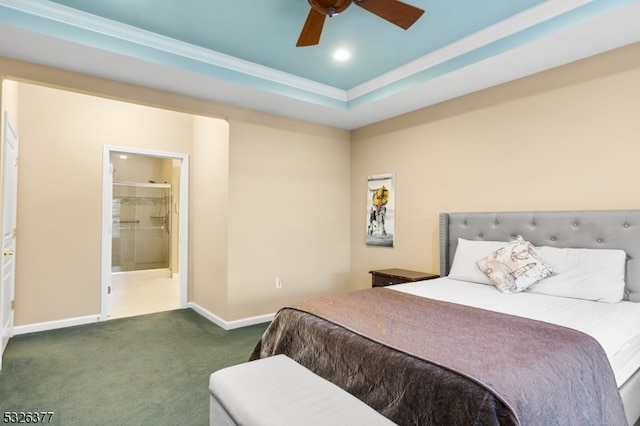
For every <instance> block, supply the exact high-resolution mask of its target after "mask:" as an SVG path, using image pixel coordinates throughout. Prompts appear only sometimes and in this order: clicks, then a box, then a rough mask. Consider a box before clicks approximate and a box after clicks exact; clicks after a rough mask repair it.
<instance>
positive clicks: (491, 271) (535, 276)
mask: <svg viewBox="0 0 640 426" xmlns="http://www.w3.org/2000/svg"><path fill="white" fill-rule="evenodd" d="M476 265H478V268H480V270H481V271H482V272H484V273H485V274H486V275H487V276H488V277H489V279H490V280H491V282H492V283H493V285H495V286H496V288H497V289H498V290H500V291H501V292H502V293H518V292H520V291H523V290H526V288H527V287H529V286H530V285H531V284H534V283H536V282H538V281H540V280H542V279H544V278H546V277H548V276H549V275H551V274H552V273H553V267H551V266H550V265H548V264H547V263H546V262H545V261H544V259H543V258H542V256H540V254H539V253H538V252H537V251H536V249H535V247H533V245H532V244H531V243H530V242H529V241H525V239H524V238H522V236H520V235H518V236H517V237H516V238H514V239H513V240H511V242H510V243H509V244H507V245H506V246H504V247H502V248H500V249H498V250H496V251H495V252H493V253H490V254H489V255H488V256H486V257H484V258H483V259H480V260H479V261H477V262H476Z"/></svg>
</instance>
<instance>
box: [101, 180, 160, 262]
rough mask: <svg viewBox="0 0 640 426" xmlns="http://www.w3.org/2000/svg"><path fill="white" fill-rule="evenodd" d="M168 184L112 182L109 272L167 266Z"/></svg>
mask: <svg viewBox="0 0 640 426" xmlns="http://www.w3.org/2000/svg"><path fill="white" fill-rule="evenodd" d="M170 206H171V185H168V184H152V183H149V184H146V183H128V182H127V183H114V184H113V198H112V222H113V227H112V246H111V247H112V248H111V271H112V272H128V271H140V270H148V269H163V268H169V266H170V242H171V223H170V221H171V207H170Z"/></svg>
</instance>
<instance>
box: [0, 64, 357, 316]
mask: <svg viewBox="0 0 640 426" xmlns="http://www.w3.org/2000/svg"><path fill="white" fill-rule="evenodd" d="M0 74H2V75H4V76H5V78H11V79H17V80H26V81H28V82H37V83H38V86H39V85H41V84H44V85H47V86H51V87H54V88H64V89H72V90H73V91H74V92H81V93H87V94H96V95H100V96H101V97H100V98H90V99H92V100H91V101H86V100H81V101H78V103H75V101H72V100H71V99H76V100H77V99H80V98H83V97H82V96H80V95H79V94H77V93H69V92H65V91H59V90H48V89H47V90H44V89H43V88H42V87H38V86H35V85H30V84H27V85H25V86H28V87H29V90H28V92H27V93H25V94H24V96H21V98H20V110H21V112H23V113H24V116H22V117H21V126H20V128H19V132H20V135H21V141H22V142H24V145H27V146H28V148H27V151H26V153H25V152H23V154H25V155H26V156H27V157H26V158H25V161H26V162H27V166H26V167H25V168H21V171H20V173H21V181H20V185H21V186H20V197H21V198H20V200H19V212H18V215H19V227H21V226H23V227H25V228H28V229H29V231H28V232H27V235H26V236H25V237H24V238H20V239H19V242H18V244H23V245H24V246H25V247H28V249H26V250H25V251H27V253H26V254H23V253H22V252H21V257H20V260H19V263H18V265H19V270H18V271H17V280H18V282H17V284H16V293H17V294H16V301H17V309H16V325H28V324H33V323H38V322H46V321H54V320H58V319H68V318H75V317H81V316H85V315H94V314H98V313H99V307H100V289H99V281H100V238H101V235H100V223H101V222H100V221H101V218H100V214H101V211H100V203H101V156H102V145H103V144H110V145H118V146H129V147H134V148H144V149H151V150H161V151H170V152H184V153H188V154H190V156H191V157H190V159H191V160H190V161H191V170H190V171H191V173H190V186H191V194H190V211H189V213H190V216H189V232H190V234H189V239H190V245H189V296H188V299H189V301H192V302H194V303H196V304H198V305H200V306H202V307H203V308H205V309H207V310H209V311H210V312H212V313H213V314H215V315H217V316H219V317H220V318H222V319H223V320H235V319H242V318H246V317H252V316H259V315H264V314H269V313H272V312H274V311H275V310H277V309H278V308H279V307H281V306H284V305H285V304H286V303H289V302H291V301H295V300H297V299H299V298H301V297H305V296H307V295H316V294H325V293H328V292H332V291H336V290H337V289H341V288H342V287H343V286H345V285H346V282H347V280H348V270H349V223H350V217H349V214H348V212H349V208H350V206H349V191H350V188H349V179H350V175H349V168H350V162H349V149H350V148H349V132H347V131H343V130H336V129H332V128H328V127H325V126H318V125H313V124H308V123H304V122H300V121H296V120H289V119H284V118H279V117H274V116H272V115H269V114H264V113H260V112H256V111H250V110H244V109H238V108H233V107H228V106H224V105H218V104H214V103H211V102H204V101H200V100H197V99H193V98H188V97H182V96H176V95H172V94H168V93H164V92H158V91H154V90H150V89H144V88H140V87H134V86H130V85H126V84H122V83H117V82H112V81H107V80H102V79H97V78H93V77H88V76H83V75H79V74H74V73H69V72H64V71H61V70H56V69H51V68H47V67H41V66H37V65H34V64H28V63H22V62H19V61H14V60H11V59H6V58H5V59H3V58H0ZM21 87H22V86H21ZM40 92H42V93H43V94H42V95H41V93H40ZM58 97H60V98H59V99H58ZM105 97H106V98H113V99H116V100H127V101H131V102H135V104H126V105H125V106H123V109H122V110H120V109H119V107H116V106H115V104H114V103H111V101H109V100H107V99H105ZM118 105H122V104H119V103H118ZM140 105H150V106H159V107H163V108H166V109H168V110H175V111H180V112H185V113H189V114H182V113H178V114H175V113H172V112H170V111H168V110H164V109H161V110H158V109H154V108H150V109H147V108H142V107H141V106H140ZM149 110H150V111H149ZM190 114H197V115H201V116H206V117H223V116H225V117H228V122H227V121H225V120H207V119H206V118H205V117H198V116H196V117H194V116H192V115H190ZM33 123H38V124H37V125H34V124H33ZM229 123H231V124H229ZM134 125H136V126H139V128H138V127H136V128H135V129H134V130H131V129H129V126H134ZM75 126H80V127H81V130H77V129H75ZM146 126H152V127H153V126H155V130H154V133H153V134H152V135H149V134H143V133H142V132H141V130H139V129H143V128H146ZM165 126H166V127H170V128H166V127H165ZM174 126H175V127H174ZM156 132H157V133H156ZM187 140H188V141H189V142H186V145H184V144H185V141H187ZM176 141H178V142H176ZM176 144H177V145H176ZM270 165H271V166H270ZM23 175H24V176H25V177H24V179H23V178H22V176H23ZM45 176H47V177H45ZM48 176H52V178H51V179H49V178H48ZM78 176H80V178H78ZM39 184H40V185H39ZM267 186H268V187H271V186H277V187H278V188H279V193H280V195H281V198H280V199H279V200H277V202H274V201H273V199H272V197H271V196H270V195H269V194H268V193H267V192H265V187H267ZM52 188H53V189H52ZM230 189H233V191H234V194H236V193H237V195H234V199H233V200H232V201H228V200H229V198H230V195H229V194H230ZM265 206H268V207H265ZM257 212H258V213H260V214H261V216H257V214H256V213H257ZM21 224H22V225H21ZM303 232H307V234H306V235H302V233H303ZM272 236H275V238H271V237H272ZM290 237H294V239H293V240H291V238H290ZM266 264H269V265H273V266H274V268H277V272H274V271H275V269H274V268H265V269H261V268H262V267H263V266H264V265H266ZM276 273H277V274H280V275H282V277H283V279H284V288H283V289H280V290H278V291H275V282H274V280H275V274H276Z"/></svg>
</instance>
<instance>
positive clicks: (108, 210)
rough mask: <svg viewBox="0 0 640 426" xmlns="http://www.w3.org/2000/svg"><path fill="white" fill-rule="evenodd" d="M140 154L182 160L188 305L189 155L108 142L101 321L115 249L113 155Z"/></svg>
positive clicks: (183, 279)
mask: <svg viewBox="0 0 640 426" xmlns="http://www.w3.org/2000/svg"><path fill="white" fill-rule="evenodd" d="M113 153H122V154H138V155H144V156H148V157H158V158H167V159H172V160H178V161H180V199H179V204H178V211H179V215H178V229H179V233H180V238H179V242H178V265H179V268H180V307H181V308H186V307H187V294H188V288H187V282H188V279H187V278H188V276H189V272H188V266H189V259H188V256H189V250H188V248H189V155H188V154H184V153H174V152H163V151H153V150H144V149H135V148H129V147H122V146H115V145H105V146H104V147H103V152H102V175H103V178H102V262H101V263H102V268H101V269H102V274H101V275H102V277H101V298H100V299H101V300H100V318H99V319H100V321H105V320H107V319H108V317H109V312H110V306H109V294H110V292H111V251H112V247H111V244H112V241H111V237H112V232H113V230H112V226H113V223H112V207H111V203H112V197H113V183H114V182H113V170H112V165H111V154H113Z"/></svg>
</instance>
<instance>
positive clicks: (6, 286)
mask: <svg viewBox="0 0 640 426" xmlns="http://www.w3.org/2000/svg"><path fill="white" fill-rule="evenodd" d="M4 118H5V120H4V122H5V129H4V130H5V132H4V143H3V149H2V154H3V155H2V157H3V161H2V163H3V168H2V182H3V183H2V266H1V272H0V326H1V331H2V342H1V344H2V347H1V348H0V369H1V368H2V355H3V354H4V349H5V348H6V347H7V343H8V342H9V338H10V337H11V336H12V335H13V295H14V287H15V271H16V266H15V259H16V256H15V251H16V233H15V229H16V212H17V204H18V163H17V160H18V135H17V134H16V132H15V131H14V130H13V127H11V123H10V122H9V115H8V114H6V113H5V117H4Z"/></svg>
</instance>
